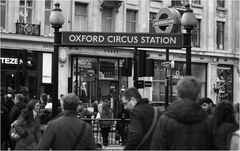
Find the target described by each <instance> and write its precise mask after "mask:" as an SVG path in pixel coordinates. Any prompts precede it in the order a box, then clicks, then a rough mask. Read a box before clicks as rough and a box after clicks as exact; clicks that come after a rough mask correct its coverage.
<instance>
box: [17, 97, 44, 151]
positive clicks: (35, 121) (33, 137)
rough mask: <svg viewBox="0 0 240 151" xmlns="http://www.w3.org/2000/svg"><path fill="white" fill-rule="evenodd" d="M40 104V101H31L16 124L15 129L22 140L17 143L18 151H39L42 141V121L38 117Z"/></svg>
mask: <svg viewBox="0 0 240 151" xmlns="http://www.w3.org/2000/svg"><path fill="white" fill-rule="evenodd" d="M39 108H40V104H39V101H38V100H31V101H30V102H29V103H28V104H27V107H26V108H25V109H23V110H22V113H21V115H20V117H19V118H18V119H17V121H16V123H14V126H15V129H16V131H17V132H18V134H20V136H21V137H20V140H19V141H18V142H17V143H16V147H15V149H16V150H23V149H24V150H28V149H29V150H33V149H37V145H38V142H39V140H40V136H41V133H40V120H39V117H38V112H39Z"/></svg>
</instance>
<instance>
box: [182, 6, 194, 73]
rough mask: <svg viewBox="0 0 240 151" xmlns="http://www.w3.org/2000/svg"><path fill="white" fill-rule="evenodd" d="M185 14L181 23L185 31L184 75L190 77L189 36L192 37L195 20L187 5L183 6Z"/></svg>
mask: <svg viewBox="0 0 240 151" xmlns="http://www.w3.org/2000/svg"><path fill="white" fill-rule="evenodd" d="M185 8H186V10H185V12H184V14H183V15H182V19H181V23H182V25H183V28H184V29H185V30H186V31H187V33H186V34H185V36H184V45H185V47H186V75H191V74H192V73H191V64H192V62H191V48H192V46H191V36H192V33H191V31H192V29H194V26H196V24H197V19H196V16H195V14H194V13H193V10H191V9H190V5H189V4H188V3H187V4H185Z"/></svg>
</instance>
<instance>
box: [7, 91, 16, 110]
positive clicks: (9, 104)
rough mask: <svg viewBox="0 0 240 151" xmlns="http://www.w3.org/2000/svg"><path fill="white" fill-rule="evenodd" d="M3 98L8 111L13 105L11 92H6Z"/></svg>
mask: <svg viewBox="0 0 240 151" xmlns="http://www.w3.org/2000/svg"><path fill="white" fill-rule="evenodd" d="M5 100H6V102H5V105H6V107H7V108H8V110H9V112H10V110H11V108H12V107H13V106H14V102H13V96H12V94H10V93H8V94H6V99H5Z"/></svg>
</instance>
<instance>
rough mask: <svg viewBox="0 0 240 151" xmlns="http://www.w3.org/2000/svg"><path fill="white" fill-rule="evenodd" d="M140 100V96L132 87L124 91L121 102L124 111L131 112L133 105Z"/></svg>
mask: <svg viewBox="0 0 240 151" xmlns="http://www.w3.org/2000/svg"><path fill="white" fill-rule="evenodd" d="M141 99H142V96H141V95H140V93H139V92H138V90H137V89H136V88H134V87H132V88H128V89H126V90H125V91H124V93H123V95H122V102H123V106H124V109H127V110H129V111H132V110H133V109H134V107H135V105H136V104H137V103H138V102H139V101H140V100H141Z"/></svg>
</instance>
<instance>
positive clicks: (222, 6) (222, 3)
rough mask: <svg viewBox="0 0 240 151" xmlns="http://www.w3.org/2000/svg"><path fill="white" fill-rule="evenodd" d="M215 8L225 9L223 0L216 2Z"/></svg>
mask: <svg viewBox="0 0 240 151" xmlns="http://www.w3.org/2000/svg"><path fill="white" fill-rule="evenodd" d="M217 7H219V8H225V0H217Z"/></svg>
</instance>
